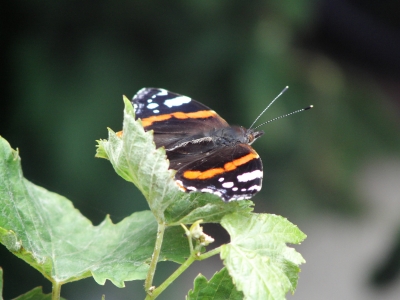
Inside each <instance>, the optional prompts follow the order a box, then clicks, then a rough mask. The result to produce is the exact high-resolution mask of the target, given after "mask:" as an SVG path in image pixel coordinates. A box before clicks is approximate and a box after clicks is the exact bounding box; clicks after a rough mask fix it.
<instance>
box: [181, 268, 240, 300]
mask: <svg viewBox="0 0 400 300" xmlns="http://www.w3.org/2000/svg"><path fill="white" fill-rule="evenodd" d="M242 299H243V293H242V292H240V291H238V290H237V289H236V287H235V285H234V284H233V282H232V277H231V276H230V275H229V273H228V271H227V270H226V268H223V269H222V270H221V271H219V272H217V273H215V274H214V276H213V277H212V278H211V279H210V281H207V278H206V277H204V276H203V275H201V274H199V275H198V276H197V277H196V279H195V281H194V288H193V290H190V291H189V294H188V297H187V300H242Z"/></svg>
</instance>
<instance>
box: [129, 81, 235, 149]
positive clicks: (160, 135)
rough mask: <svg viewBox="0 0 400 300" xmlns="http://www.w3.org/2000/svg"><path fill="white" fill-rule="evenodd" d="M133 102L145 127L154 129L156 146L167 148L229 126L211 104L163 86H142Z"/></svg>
mask: <svg viewBox="0 0 400 300" xmlns="http://www.w3.org/2000/svg"><path fill="white" fill-rule="evenodd" d="M132 104H133V105H134V108H135V112H136V118H137V119H141V120H142V124H143V127H144V128H145V130H153V131H154V141H155V143H156V145H157V147H160V146H164V147H165V148H166V149H168V147H169V145H173V144H176V142H177V141H179V140H182V139H184V138H185V137H188V136H193V135H196V134H200V136H201V134H202V133H205V132H208V131H210V130H212V129H217V128H222V127H228V126H229V125H228V123H227V122H226V121H225V120H224V119H223V118H221V117H220V116H219V115H218V114H217V113H216V112H215V111H213V110H212V109H210V108H209V107H207V106H205V105H203V104H201V103H200V102H197V101H195V100H193V99H191V98H190V97H187V96H182V95H179V94H175V93H172V92H169V91H167V90H164V89H159V88H143V89H141V90H140V91H139V92H138V93H137V94H136V95H135V96H134V97H133V99H132Z"/></svg>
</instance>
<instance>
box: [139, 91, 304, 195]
mask: <svg viewBox="0 0 400 300" xmlns="http://www.w3.org/2000/svg"><path fill="white" fill-rule="evenodd" d="M285 90H286V89H285ZM285 90H284V91H285ZM284 91H282V92H281V94H282V93H283V92H284ZM281 94H279V95H281ZM278 97H279V96H278ZM278 97H277V98H278ZM274 101H275V99H274ZM132 104H133V106H134V109H135V112H136V119H141V120H142V124H143V127H144V129H145V130H146V131H148V130H153V131H154V142H155V144H156V146H157V148H158V147H162V146H163V147H164V148H165V150H166V153H167V157H168V159H169V162H170V169H173V170H176V174H175V180H176V183H177V184H178V186H179V188H180V189H182V190H183V191H185V192H191V191H200V192H205V193H212V194H215V195H217V196H219V197H220V198H222V199H223V200H224V201H232V200H242V199H250V198H251V197H252V196H254V195H255V194H256V193H257V192H259V191H260V190H261V184H262V177H263V170H262V169H263V166H262V162H261V158H260V157H259V155H258V154H257V152H256V151H255V150H254V149H253V148H252V147H251V146H250V145H251V144H252V143H253V142H254V141H255V140H256V139H257V138H259V137H260V136H262V135H263V134H264V132H263V131H256V130H254V129H246V128H244V127H241V126H230V125H229V124H228V123H227V122H226V121H225V120H224V119H222V118H221V117H220V116H219V115H218V114H217V113H216V112H215V111H213V110H211V109H210V108H208V107H207V106H205V105H204V104H201V103H199V102H197V101H195V100H193V99H191V98H189V97H186V96H182V95H179V94H175V93H171V92H169V91H167V90H164V89H159V88H143V89H141V90H140V91H139V92H138V93H137V94H136V95H135V96H134V97H133V99H132ZM271 104H272V102H271ZM271 104H270V105H271ZM270 105H269V106H270ZM269 106H268V107H269ZM268 107H267V108H268ZM265 110H266V109H265ZM265 110H264V111H265ZM299 111H301V110H299ZM296 112H297V111H296ZM257 119H258V118H257ZM257 119H256V121H257ZM275 119H277V118H275ZM275 119H274V120H275ZM271 121H272V120H271ZM266 123H267V122H266ZM264 124H265V123H264ZM261 125H263V124H261ZM258 127H259V126H258Z"/></svg>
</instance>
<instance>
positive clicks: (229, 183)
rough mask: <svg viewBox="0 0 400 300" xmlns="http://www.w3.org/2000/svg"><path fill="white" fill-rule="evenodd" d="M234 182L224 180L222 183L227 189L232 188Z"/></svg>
mask: <svg viewBox="0 0 400 300" xmlns="http://www.w3.org/2000/svg"><path fill="white" fill-rule="evenodd" d="M233 185H234V183H233V182H224V183H223V184H222V186H223V187H224V188H226V189H230V188H231V187H233Z"/></svg>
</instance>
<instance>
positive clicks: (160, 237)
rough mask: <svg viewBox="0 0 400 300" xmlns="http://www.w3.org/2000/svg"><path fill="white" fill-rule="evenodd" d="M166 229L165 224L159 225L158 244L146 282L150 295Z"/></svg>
mask: <svg viewBox="0 0 400 300" xmlns="http://www.w3.org/2000/svg"><path fill="white" fill-rule="evenodd" d="M165 228H166V226H165V223H158V230H157V239H156V244H155V246H154V251H153V255H152V256H151V262H150V268H149V271H148V272H147V277H146V281H145V282H144V288H145V290H146V293H147V294H148V293H149V291H150V288H151V287H152V285H153V278H154V273H155V272H156V266H157V262H158V258H159V256H160V252H161V246H162V242H163V238H164V232H165ZM146 299H147V297H146Z"/></svg>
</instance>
